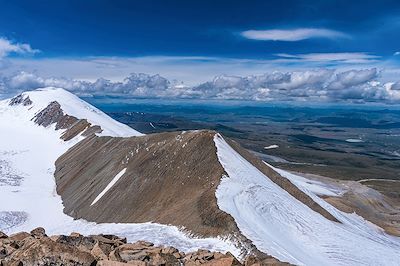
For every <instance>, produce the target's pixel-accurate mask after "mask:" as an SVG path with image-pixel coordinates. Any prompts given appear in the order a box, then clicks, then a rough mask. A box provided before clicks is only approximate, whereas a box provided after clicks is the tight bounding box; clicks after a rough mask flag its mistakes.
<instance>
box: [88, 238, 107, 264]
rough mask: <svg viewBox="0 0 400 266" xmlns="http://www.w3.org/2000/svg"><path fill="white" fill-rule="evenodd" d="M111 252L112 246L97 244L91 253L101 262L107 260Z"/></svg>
mask: <svg viewBox="0 0 400 266" xmlns="http://www.w3.org/2000/svg"><path fill="white" fill-rule="evenodd" d="M110 252H111V245H108V244H103V243H99V242H97V243H96V244H95V245H94V247H93V249H92V250H91V251H90V253H91V254H92V255H93V256H94V257H95V258H96V259H99V260H107V259H108V255H109V254H110Z"/></svg>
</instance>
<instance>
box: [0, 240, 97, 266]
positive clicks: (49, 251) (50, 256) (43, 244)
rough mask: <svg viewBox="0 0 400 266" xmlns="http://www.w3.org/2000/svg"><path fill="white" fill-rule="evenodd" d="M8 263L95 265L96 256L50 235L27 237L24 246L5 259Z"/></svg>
mask: <svg viewBox="0 0 400 266" xmlns="http://www.w3.org/2000/svg"><path fill="white" fill-rule="evenodd" d="M4 263H5V264H6V265H95V263H96V260H95V258H94V257H93V256H92V255H91V254H90V253H88V252H83V251H81V250H79V249H78V248H76V247H74V246H71V245H68V244H62V243H57V242H54V241H52V240H51V239H50V238H48V237H42V238H40V239H37V238H33V237H31V238H27V239H25V242H24V244H23V246H21V247H20V248H19V249H17V250H15V251H14V252H13V253H12V254H11V255H10V256H7V257H6V258H5V260H4Z"/></svg>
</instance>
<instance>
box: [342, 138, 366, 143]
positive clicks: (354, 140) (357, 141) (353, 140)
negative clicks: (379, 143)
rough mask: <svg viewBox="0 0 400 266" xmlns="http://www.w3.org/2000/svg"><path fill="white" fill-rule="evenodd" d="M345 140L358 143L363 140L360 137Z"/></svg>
mask: <svg viewBox="0 0 400 266" xmlns="http://www.w3.org/2000/svg"><path fill="white" fill-rule="evenodd" d="M346 142H350V143H360V142H364V141H363V140H362V139H346Z"/></svg>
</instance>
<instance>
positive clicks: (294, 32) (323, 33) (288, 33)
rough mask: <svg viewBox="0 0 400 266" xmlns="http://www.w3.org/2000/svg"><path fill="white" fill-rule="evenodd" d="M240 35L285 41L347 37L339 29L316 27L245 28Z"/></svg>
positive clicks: (262, 39)
mask: <svg viewBox="0 0 400 266" xmlns="http://www.w3.org/2000/svg"><path fill="white" fill-rule="evenodd" d="M241 35H242V36H243V37H245V38H247V39H252V40H261V41H287V42H295V41H301V40H306V39H312V38H328V39H336V38H349V36H348V35H347V34H345V33H343V32H340V31H335V30H330V29H318V28H298V29H270V30H247V31H243V32H242V33H241Z"/></svg>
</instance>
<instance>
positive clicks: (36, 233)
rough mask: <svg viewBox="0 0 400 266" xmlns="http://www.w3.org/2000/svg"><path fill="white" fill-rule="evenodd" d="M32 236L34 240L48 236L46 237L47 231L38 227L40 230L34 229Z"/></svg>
mask: <svg viewBox="0 0 400 266" xmlns="http://www.w3.org/2000/svg"><path fill="white" fill-rule="evenodd" d="M31 236H33V237H34V238H38V239H40V238H42V237H45V236H47V235H46V231H45V230H44V228H43V227H38V228H35V229H33V230H32V231H31Z"/></svg>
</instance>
